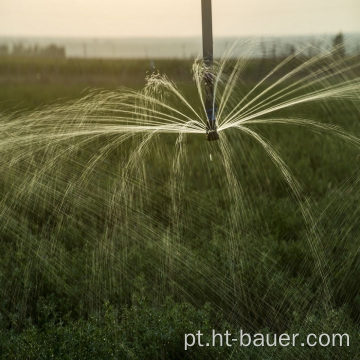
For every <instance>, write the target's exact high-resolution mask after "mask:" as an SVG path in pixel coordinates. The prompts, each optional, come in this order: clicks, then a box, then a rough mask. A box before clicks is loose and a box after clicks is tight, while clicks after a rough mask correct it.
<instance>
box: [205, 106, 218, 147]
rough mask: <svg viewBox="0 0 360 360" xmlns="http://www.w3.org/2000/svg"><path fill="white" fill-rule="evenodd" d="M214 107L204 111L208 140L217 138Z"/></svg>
mask: <svg viewBox="0 0 360 360" xmlns="http://www.w3.org/2000/svg"><path fill="white" fill-rule="evenodd" d="M216 110H217V109H216V108H214V107H212V108H211V109H208V110H207V111H206V115H207V118H208V119H207V120H208V121H207V127H206V138H207V140H208V141H213V140H219V134H218V132H217V126H216V117H215V113H216Z"/></svg>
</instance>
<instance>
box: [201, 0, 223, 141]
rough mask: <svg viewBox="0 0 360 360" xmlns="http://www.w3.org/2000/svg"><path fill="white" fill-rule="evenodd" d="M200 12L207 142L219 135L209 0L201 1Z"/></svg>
mask: <svg viewBox="0 0 360 360" xmlns="http://www.w3.org/2000/svg"><path fill="white" fill-rule="evenodd" d="M201 12H202V40H203V58H204V63H205V66H206V70H205V72H204V82H205V110H206V115H207V127H206V137H207V139H208V141H212V140H218V139H219V134H218V132H217V126H216V104H215V96H214V78H213V72H212V67H213V61H214V55H213V34H212V12H211V0H201Z"/></svg>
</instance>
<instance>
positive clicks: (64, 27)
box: [0, 0, 360, 37]
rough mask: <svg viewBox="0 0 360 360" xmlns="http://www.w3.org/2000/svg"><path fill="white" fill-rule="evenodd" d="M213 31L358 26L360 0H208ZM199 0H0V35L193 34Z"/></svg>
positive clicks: (261, 31) (226, 33) (324, 29)
mask: <svg viewBox="0 0 360 360" xmlns="http://www.w3.org/2000/svg"><path fill="white" fill-rule="evenodd" d="M212 2H213V26H214V35H215V36H231V35H235V36H241V35H285V34H314V33H317V34H328V33H335V32H338V31H340V30H341V31H343V32H358V31H360V0H212ZM200 4H201V0H178V1H175V0H0V36H1V35H34V36H74V37H77V36H89V37H133V36H161V37H163V36H179V37H183V36H194V35H195V36H196V35H200V34H201V5H200Z"/></svg>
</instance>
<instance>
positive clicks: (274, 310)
mask: <svg viewBox="0 0 360 360" xmlns="http://www.w3.org/2000/svg"><path fill="white" fill-rule="evenodd" d="M307 61H310V60H309V59H307V58H305V57H303V58H299V57H298V58H296V57H294V59H293V60H292V61H289V62H285V63H283V62H284V59H280V58H279V59H253V60H249V61H247V62H244V66H243V68H241V74H240V72H239V74H240V75H239V76H238V78H237V79H236V81H234V80H233V79H232V78H231V74H232V72H231V71H232V69H233V66H234V65H233V63H232V62H230V64H229V65H228V69H227V70H226V71H228V73H226V71H225V70H224V73H226V74H225V75H226V79H227V80H228V81H229V83H231V84H234V89H233V90H232V95H231V97H230V95H229V101H228V103H229V106H232V107H235V106H236V105H237V103H238V102H239V101H243V99H245V100H244V101H248V103H250V104H251V101H252V99H255V100H256V101H257V99H256V96H254V97H253V98H247V94H249V91H251V89H252V88H254V86H258V88H259V93H260V91H264V90H266V89H269V90H268V92H267V93H266V96H265V97H264V98H263V99H264V100H262V101H264V103H261V102H260V101H258V103H259V107H258V108H256V109H255V110H256V111H261V109H269V108H270V107H272V106H274V107H276V106H277V103H269V104H268V105H267V103H266V101H267V100H268V99H272V96H274V98H276V96H280V95H278V94H279V93H277V91H278V90H276V88H275V87H274V88H271V86H272V84H275V83H276V82H277V81H279V79H282V78H283V77H286V74H290V73H291V71H293V70H294V69H296V68H297V67H298V66H301V64H303V63H305V62H307ZM233 62H234V61H233ZM281 63H283V64H282V66H281V68H280V70H279V71H278V72H276V73H274V76H270V77H269V78H266V79H265V80H264V81H263V82H262V83H260V81H261V79H264V77H266V75H267V74H268V73H269V72H271V71H272V70H273V69H276V67H277V66H279V64H281ZM359 63H360V59H359V57H353V58H352V59H350V60H349V61H348V62H347V63H346V64H345V61H342V60H341V61H340V60H338V62H337V63H336V61H335V60H334V59H333V58H327V59H324V60H321V61H318V62H315V63H314V64H311V66H308V67H305V68H304V69H303V70H301V71H299V72H297V73H296V74H295V75H294V76H293V77H292V78H289V80H286V81H287V82H286V86H293V85H294V86H295V88H294V89H295V90H294V93H293V94H294V98H295V96H296V99H298V100H297V101H295V102H294V104H292V105H291V106H283V107H281V106H280V107H279V108H276V109H275V110H274V112H276V121H275V117H274V115H273V113H271V112H269V113H264V114H261V116H260V115H259V117H258V118H257V117H255V118H254V119H253V120H257V119H264V120H263V121H258V122H256V121H253V123H251V125H248V126H244V128H241V126H242V124H240V125H239V126H238V127H236V126H233V127H229V128H226V129H225V127H224V130H223V131H220V132H219V134H220V140H219V141H218V142H211V143H209V142H207V141H206V137H205V131H204V133H203V134H201V133H198V132H197V131H194V132H191V131H188V132H185V131H184V132H181V131H180V130H179V131H175V130H174V129H180V128H181V127H180V126H179V127H173V128H171V131H169V132H166V131H163V129H162V128H160V127H159V129H157V130H156V131H153V132H151V131H149V129H148V128H146V126H148V125H147V124H148V123H149V124H150V123H151V121H155V120H151V119H152V118H151V114H155V113H156V114H160V111H159V110H158V108H156V107H155V106H156V105H158V104H157V103H156V101H154V100H152V98H151V99H150V98H149V96H148V93H149V92H150V91H151V94H152V96H157V97H158V99H159V100H161V101H163V102H164V103H165V104H169V109H168V111H169V114H170V115H167V116H168V117H169V118H170V117H176V116H175V115H174V114H176V111H178V112H179V114H180V112H181V114H185V115H186V116H189V117H190V115H187V114H188V113H190V110H189V108H187V107H186V104H185V105H184V103H182V104H179V99H181V98H180V96H178V97H177V98H174V97H172V96H171V95H168V93H167V92H166V91H162V88H161V86H158V85H156V86H154V88H152V87H151V86H149V87H148V88H145V91H144V93H143V94H145V95H144V96H143V97H144V100H143V102H141V104H142V105H139V103H138V102H136V103H135V105H137V106H138V109H139V110H138V111H139V114H138V115H139V118H140V119H143V120H144V119H145V120H146V121H148V123H146V126H145V125H144V124H142V127H139V128H136V127H134V126H133V125H132V123H130V121H129V123H126V126H128V128H126V129H128V130H126V131H125V130H122V129H121V125H118V123H117V122H116V121H117V118H118V117H119V118H120V116H123V114H126V111H128V110H127V109H128V108H127V107H126V106H127V105H124V107H123V108H121V104H122V102H124V103H126V101H130V100H131V96H130V95H129V93H128V92H127V90H124V88H131V89H135V91H139V90H141V89H143V88H144V86H145V84H146V81H147V80H146V79H148V80H150V83H151V81H152V79H155V80H156V81H158V82H159V80H158V77H157V75H154V76H153V77H150V75H151V74H152V73H153V72H157V71H159V72H160V73H165V74H167V76H168V78H169V79H171V80H172V81H173V82H174V83H175V84H176V85H177V86H178V87H179V89H181V94H183V96H184V97H185V98H186V99H189V103H191V104H195V105H194V108H195V107H196V104H197V101H198V100H197V99H198V92H197V90H196V86H195V83H194V81H193V74H192V72H191V66H192V61H181V60H157V61H155V62H152V61H149V60H136V61H135V60H134V61H130V60H126V61H125V60H117V61H115V60H85V59H63V60H51V59H39V58H38V59H31V58H13V57H2V58H0V111H1V117H0V121H1V122H2V124H0V126H1V135H0V166H1V171H0V174H1V175H0V194H1V196H0V199H1V200H0V202H1V208H0V285H1V286H0V357H1V358H4V359H50V358H56V359H112V358H113V359H184V358H189V359H190V358H191V359H211V358H214V359H225V358H233V359H309V358H313V359H329V360H330V359H341V360H342V359H349V360H350V359H357V358H359V357H360V335H359V331H360V287H359V279H360V251H359V249H360V222H359V220H358V219H359V216H360V206H359V204H360V186H359V180H360V177H359V176H360V174H359V164H360V151H359V150H360V140H358V138H359V137H360V95H359V94H360V92H359V89H360V87H359V82H358V83H349V86H348V85H346V86H347V87H345V86H343V87H340V85H341V84H344V83H346V82H347V81H351V80H354V79H358V78H359V76H360V71H359V70H360V69H359V67H358V66H357V64H359ZM332 64H336V66H335V65H334V66H333V65H332ZM349 68H352V69H351V71H350V72H349ZM309 74H310V75H309ZM313 74H315V75H314V77H311V76H313ZM316 74H319V75H316ZM237 75H238V74H237ZM307 76H308V77H309V79H310V80H311V81H309V82H307V83H306V84H305V85H306V86H305V85H304V86H302V85H303V83H302V82H301V81H302V79H304V78H306V77H307ZM317 76H322V77H323V79H324V80H322V81H320V82H315V81H314V82H312V81H313V80H312V79H316V78H317ZM155 80H154V81H155ZM297 83H298V84H299V85H298V86H297V85H296V84H297ZM346 84H347V83H346ZM160 85H162V84H160ZM227 85H228V83H226V82H225V83H224V84H223V89H222V91H223V94H226V91H227V89H228V87H227ZM338 85H339V87H338ZM166 86H169V88H170V86H171V85H168V84H167V83H166ZM286 86H285V85H284V89H286ZM119 88H120V90H119ZM322 88H324V89H325V92H317V91H319V89H320V91H322ZM94 89H98V90H94ZM121 89H122V90H121ZM170 89H171V88H170ZM290 89H292V88H290V87H289V90H286V91H284V92H283V93H282V95H281V96H284V103H285V101H288V102H287V103H286V104H288V103H290V100H288V99H291V97H292V96H293V94H292V93H291V92H290V91H291V90H290ZM308 93H313V94H314V97H313V98H314V100H313V98H311V101H307V100H306V101H303V100H302V99H307V98H306V96H307V94H308ZM154 94H155V95H154ZM318 94H320V96H318ZM322 94H325V95H324V96H323V95H322ZM224 97H226V96H224ZM129 99H130V100H129ZM149 99H150V100H149ZM261 99H262V98H261ZM255 100H253V101H254V102H255ZM136 101H137V99H136ZM245 103H246V102H245ZM144 104H147V105H148V106H149V108H151V111H153V112H152V113H150V115H148V113H146V114H145V115H144V114H143V113H142V112H146V111H147V110H146V109H142V106H144V107H145V105H144ZM118 106H119V107H118ZM261 106H264V107H263V108H261ZM152 107H153V108H152ZM257 109H259V110H257ZM225 110H226V109H225ZM225 110H224V114H225V112H226V111H225ZM230 111H231V110H230ZM250 114H251V113H250ZM259 114H260V113H259ZM160 115H161V116H165V115H163V113H161V114H160ZM160 115H159V116H160ZM185 115H184V116H185ZM148 119H150V120H148ZM291 119H294V121H293V123H294V124H293V125H292V124H291V122H290V123H289V122H287V120H291ZM145 120H144V122H145ZM126 121H127V120H126ZM122 124H125V122H124V123H122ZM318 124H321V125H318ZM130 125H131V126H130ZM123 126H125V125H123ZM145 128H146V130H144V129H145ZM64 139H65V140H64ZM20 140H21V141H20ZM212 329H216V331H217V332H221V333H225V331H226V330H228V331H230V332H233V333H236V332H238V331H239V330H240V329H244V330H245V331H247V332H249V333H260V332H261V333H284V332H288V333H290V334H291V333H300V334H308V333H316V334H321V333H328V334H332V333H347V334H349V336H350V346H349V347H340V346H338V347H336V346H335V347H334V346H330V347H319V346H317V347H310V346H304V347H301V346H298V347H283V348H281V347H253V346H250V347H240V346H235V345H234V346H232V347H225V346H223V347H220V346H218V347H211V346H210V347H200V346H194V347H192V348H191V349H188V350H185V349H184V335H185V334H187V333H196V332H197V331H198V330H201V332H202V333H204V334H206V335H205V338H207V337H206V336H208V338H207V339H210V335H211V333H212ZM209 341H210V340H209Z"/></svg>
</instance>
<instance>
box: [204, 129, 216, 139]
mask: <svg viewBox="0 0 360 360" xmlns="http://www.w3.org/2000/svg"><path fill="white" fill-rule="evenodd" d="M206 139H207V141H214V140H219V134H218V132H217V130H216V129H215V130H210V129H207V130H206Z"/></svg>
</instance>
